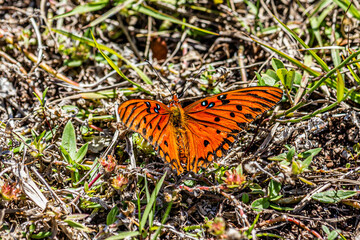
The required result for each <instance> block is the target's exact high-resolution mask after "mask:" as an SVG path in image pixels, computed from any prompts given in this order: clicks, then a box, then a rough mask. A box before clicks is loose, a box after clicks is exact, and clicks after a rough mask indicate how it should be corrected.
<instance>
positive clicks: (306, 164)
mask: <svg viewBox="0 0 360 240" xmlns="http://www.w3.org/2000/svg"><path fill="white" fill-rule="evenodd" d="M312 159H313V156H309V157H307V158H306V159H305V160H304V161H302V163H301V168H300V171H301V172H304V170H305V169H307V168H308V167H309V166H310V164H311V161H312Z"/></svg>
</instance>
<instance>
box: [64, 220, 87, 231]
mask: <svg viewBox="0 0 360 240" xmlns="http://www.w3.org/2000/svg"><path fill="white" fill-rule="evenodd" d="M64 222H66V223H67V224H68V225H69V226H70V227H73V228H76V229H78V230H80V231H84V232H92V231H93V230H91V229H90V228H88V227H86V226H85V225H83V224H81V223H78V222H74V221H71V220H64Z"/></svg>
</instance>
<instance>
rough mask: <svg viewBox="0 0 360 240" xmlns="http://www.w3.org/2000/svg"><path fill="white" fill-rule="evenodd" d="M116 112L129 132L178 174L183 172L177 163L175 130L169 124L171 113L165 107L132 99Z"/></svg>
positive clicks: (156, 103)
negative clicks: (138, 136) (149, 147)
mask: <svg viewBox="0 0 360 240" xmlns="http://www.w3.org/2000/svg"><path fill="white" fill-rule="evenodd" d="M118 112H119V116H120V120H121V121H122V122H123V123H124V124H125V125H126V126H127V127H128V128H129V129H130V130H133V131H135V132H137V133H139V134H141V136H143V138H145V139H146V140H147V141H148V142H149V143H150V144H152V145H153V146H154V148H155V150H156V151H157V152H158V153H159V155H160V156H161V158H163V159H164V160H165V161H166V162H169V163H170V164H171V166H172V167H173V168H176V169H177V170H178V172H179V171H181V172H182V171H183V170H182V167H181V165H180V163H179V161H178V159H179V156H178V155H179V146H178V144H177V141H176V138H177V137H176V129H174V126H173V125H172V124H171V121H170V117H171V114H170V113H171V112H170V109H169V108H168V107H167V106H166V105H164V104H163V103H161V102H158V101H153V100H139V99H134V100H129V101H126V102H124V103H123V104H121V105H120V106H119V109H118Z"/></svg>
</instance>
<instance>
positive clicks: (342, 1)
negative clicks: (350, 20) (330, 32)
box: [334, 0, 360, 20]
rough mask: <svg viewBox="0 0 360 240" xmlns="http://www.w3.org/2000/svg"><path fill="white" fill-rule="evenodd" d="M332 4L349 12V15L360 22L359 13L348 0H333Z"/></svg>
mask: <svg viewBox="0 0 360 240" xmlns="http://www.w3.org/2000/svg"><path fill="white" fill-rule="evenodd" d="M334 2H335V3H336V4H337V5H338V6H339V7H341V8H342V9H343V10H344V11H346V12H350V13H351V15H353V16H354V17H355V18H357V19H358V20H360V12H359V10H358V9H356V7H355V6H354V4H353V3H352V2H350V1H349V0H334ZM349 6H350V7H349Z"/></svg>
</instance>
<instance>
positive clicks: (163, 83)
mask: <svg viewBox="0 0 360 240" xmlns="http://www.w3.org/2000/svg"><path fill="white" fill-rule="evenodd" d="M144 61H145V62H146V63H147V64H149V66H150V67H151V69H152V70H153V71H154V72H155V74H156V76H157V77H158V78H159V80H160V82H161V83H162V85H164V86H165V88H166V89H167V90H169V92H170V94H171V95H172V94H173V92H172V91H171V90H170V88H169V87H168V86H167V85H166V84H165V82H164V80H163V78H162V77H161V76H160V74H159V72H158V71H157V70H156V69H155V68H154V66H153V65H152V64H151V63H150V62H149V61H148V60H147V59H144Z"/></svg>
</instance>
